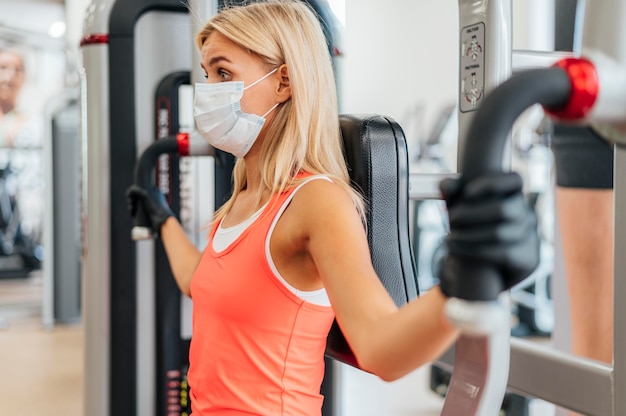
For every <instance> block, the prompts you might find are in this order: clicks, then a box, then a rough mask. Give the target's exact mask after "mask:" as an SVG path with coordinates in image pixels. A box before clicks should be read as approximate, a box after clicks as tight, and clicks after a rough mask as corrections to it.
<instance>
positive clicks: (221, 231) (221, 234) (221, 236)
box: [212, 175, 332, 306]
mask: <svg viewBox="0 0 626 416" xmlns="http://www.w3.org/2000/svg"><path fill="white" fill-rule="evenodd" d="M314 179H324V180H327V181H329V182H332V181H331V180H330V178H328V177H327V176H323V175H317V176H311V177H309V178H307V179H306V180H305V181H304V182H302V183H301V184H300V185H298V187H297V188H296V189H295V190H294V191H293V192H292V193H291V195H289V197H288V198H287V200H286V201H285V202H284V203H283V205H282V206H281V207H280V209H279V210H278V212H277V213H276V216H275V217H274V220H273V221H272V224H271V225H270V229H269V231H268V233H267V239H266V240H265V258H266V260H267V263H268V264H269V266H270V269H271V270H272V272H273V273H274V275H275V276H276V278H277V279H278V281H280V282H281V283H282V284H283V285H284V286H285V287H286V288H287V289H289V291H290V292H292V293H293V294H295V295H296V296H298V297H299V298H300V299H302V300H305V301H307V302H309V303H312V304H315V305H320V306H330V300H329V299H328V294H327V293H326V289H325V288H321V289H318V290H300V289H297V288H295V287H293V286H291V285H290V284H289V283H288V282H287V281H286V280H285V278H283V277H282V276H281V274H280V273H279V272H278V269H277V268H276V264H274V260H273V259H272V255H271V253H270V238H271V236H272V233H273V232H274V228H275V227H276V224H277V223H278V220H279V219H280V217H281V216H282V215H283V213H284V212H285V210H286V209H287V206H288V205H289V203H290V202H291V200H292V199H293V197H294V196H295V194H296V192H298V190H299V189H300V188H301V187H302V186H304V185H305V184H307V183H308V182H310V181H312V180H314ZM266 206H267V204H265V205H264V206H263V207H261V208H260V209H259V210H258V211H257V212H255V213H254V214H252V216H251V217H250V218H248V219H247V220H245V221H243V222H241V223H239V224H237V225H234V226H232V227H222V221H220V223H219V224H218V227H217V230H216V231H215V234H214V236H213V241H212V244H213V250H215V252H217V253H219V252H220V251H223V250H225V249H226V248H227V247H228V246H229V245H231V244H232V243H233V242H234V241H235V240H236V239H237V238H238V237H239V236H240V235H241V233H243V232H244V231H245V230H246V228H248V227H249V226H250V225H251V224H252V223H253V222H254V221H255V220H256V219H257V218H258V217H259V216H260V215H261V213H262V212H263V210H264V209H265V207H266Z"/></svg>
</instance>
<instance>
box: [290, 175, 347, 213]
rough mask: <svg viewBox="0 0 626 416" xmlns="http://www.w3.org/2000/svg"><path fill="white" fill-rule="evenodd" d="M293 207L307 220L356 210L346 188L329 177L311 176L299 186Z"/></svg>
mask: <svg viewBox="0 0 626 416" xmlns="http://www.w3.org/2000/svg"><path fill="white" fill-rule="evenodd" d="M291 205H293V206H294V208H296V209H297V210H298V211H301V212H302V213H304V215H305V216H306V217H307V218H311V217H315V216H318V215H322V216H328V215H331V214H334V213H341V212H343V211H345V210H346V209H349V210H350V211H353V210H354V208H355V207H354V202H353V200H352V198H351V197H350V195H349V194H348V192H346V190H345V187H342V186H341V185H340V184H339V183H337V182H336V181H334V180H333V179H332V178H331V177H330V176H327V175H310V176H308V177H307V178H306V179H304V180H303V181H302V182H301V183H300V184H299V185H298V186H297V191H296V193H295V195H294V197H293V201H292V203H291Z"/></svg>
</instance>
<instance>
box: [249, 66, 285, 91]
mask: <svg viewBox="0 0 626 416" xmlns="http://www.w3.org/2000/svg"><path fill="white" fill-rule="evenodd" d="M276 71H278V67H276V68H274V69H272V70H271V71H270V72H268V73H267V74H265V75H263V76H262V77H261V78H259V79H257V80H256V81H254V82H253V83H252V84H250V85H248V86H247V87H244V88H243V90H244V91H245V90H247V89H248V88H252V87H254V86H255V85H256V84H258V83H259V82H261V81H263V80H264V79H265V78H267V77H269V76H270V75H272V74H273V73H274V72H276Z"/></svg>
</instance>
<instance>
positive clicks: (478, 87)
mask: <svg viewBox="0 0 626 416" xmlns="http://www.w3.org/2000/svg"><path fill="white" fill-rule="evenodd" d="M459 86H460V89H461V91H460V96H459V109H460V110H461V112H464V113H465V112H468V111H474V110H476V109H478V107H480V104H481V103H482V100H483V98H484V96H485V24H484V23H476V24H474V25H471V26H466V27H464V28H462V29H461V59H460V82H459Z"/></svg>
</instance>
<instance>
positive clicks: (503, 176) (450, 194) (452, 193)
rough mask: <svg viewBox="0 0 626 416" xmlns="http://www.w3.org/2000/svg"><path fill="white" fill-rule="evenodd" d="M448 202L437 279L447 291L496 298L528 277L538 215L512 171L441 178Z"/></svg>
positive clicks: (534, 259)
mask: <svg viewBox="0 0 626 416" xmlns="http://www.w3.org/2000/svg"><path fill="white" fill-rule="evenodd" d="M439 187H440V190H441V193H442V196H443V198H444V200H445V201H446V205H447V207H448V216H449V219H450V234H449V235H448V236H447V237H446V247H447V250H448V256H447V257H446V258H445V259H444V261H443V264H442V268H441V273H440V280H441V290H442V291H443V293H444V294H445V295H446V296H449V297H457V298H461V299H466V300H495V298H496V297H497V295H498V293H500V292H501V291H503V290H506V289H509V288H511V287H512V286H514V285H516V284H517V283H519V282H521V281H522V280H524V279H525V278H526V277H528V276H529V275H530V274H531V273H532V272H533V270H534V269H535V268H536V267H537V265H538V264H539V244H540V240H539V234H538V232H537V217H536V215H535V213H534V212H533V211H532V210H531V209H530V208H529V206H528V204H527V203H526V201H525V199H524V195H523V193H522V179H521V178H520V176H519V175H518V174H516V173H510V172H509V173H505V172H498V173H489V174H485V175H482V176H479V177H477V178H476V179H474V180H471V181H469V182H468V183H467V184H464V183H463V179H444V180H443V181H441V183H440V185H439Z"/></svg>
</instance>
